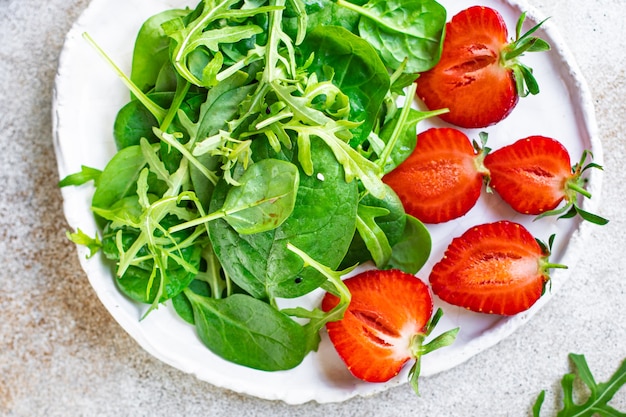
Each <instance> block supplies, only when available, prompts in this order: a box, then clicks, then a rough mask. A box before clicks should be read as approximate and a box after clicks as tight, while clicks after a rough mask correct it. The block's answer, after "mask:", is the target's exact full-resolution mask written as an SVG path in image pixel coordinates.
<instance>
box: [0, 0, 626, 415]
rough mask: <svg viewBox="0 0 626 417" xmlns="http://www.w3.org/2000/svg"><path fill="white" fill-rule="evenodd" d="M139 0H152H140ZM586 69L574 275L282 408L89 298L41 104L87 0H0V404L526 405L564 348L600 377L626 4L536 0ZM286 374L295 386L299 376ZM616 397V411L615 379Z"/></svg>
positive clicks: (24, 409) (432, 410)
mask: <svg viewBox="0 0 626 417" xmlns="http://www.w3.org/2000/svg"><path fill="white" fill-rule="evenodd" d="M146 1H148V0H146ZM530 3H531V4H532V5H533V6H535V7H536V8H538V9H539V10H540V11H541V13H542V14H543V15H547V16H552V19H553V23H555V24H556V25H557V27H558V28H559V30H560V32H561V34H562V35H563V36H564V38H565V39H566V41H567V44H568V45H569V47H570V49H571V50H572V52H573V54H574V56H575V57H576V59H577V62H578V64H579V66H580V68H581V70H582V73H583V74H584V76H585V77H586V79H587V81H588V83H589V86H590V88H591V92H592V95H593V100H594V104H595V106H596V111H597V118H598V125H599V130H600V137H601V140H602V144H603V148H604V155H605V156H604V166H605V171H606V175H605V177H604V182H603V184H604V188H603V195H602V200H603V202H604V205H603V208H602V212H601V213H600V214H602V215H604V216H606V217H608V218H610V219H611V223H610V224H609V225H607V226H605V227H602V228H600V227H598V228H597V229H595V230H594V233H593V234H592V236H591V238H590V239H589V241H588V250H587V251H586V252H585V253H584V255H583V257H582V258H581V259H580V261H579V263H578V264H577V266H576V268H575V270H574V271H572V275H571V278H570V280H569V281H568V282H567V283H566V285H565V286H564V287H563V288H562V289H561V290H560V291H559V292H558V293H557V294H556V295H555V296H554V298H553V299H552V300H551V302H550V303H548V305H547V306H546V307H545V308H543V309H542V310H541V311H539V313H538V314H537V315H536V316H535V317H534V318H533V319H532V320H531V321H530V323H528V324H527V325H525V326H523V327H522V328H521V329H519V330H518V331H516V332H515V333H514V334H513V335H512V336H511V337H509V338H507V339H506V340H504V341H502V342H501V343H499V344H498V345H496V346H495V347H493V348H491V349H489V350H487V351H485V352H483V353H481V354H479V355H477V356H475V357H474V358H472V359H471V360H469V361H468V362H466V363H464V364H463V365H461V366H459V367H457V368H454V369H453V370H451V371H448V372H445V373H443V374H440V375H437V376H434V377H429V378H424V379H423V380H422V382H421V390H422V395H421V397H416V396H414V395H413V393H412V392H411V390H410V388H409V387H408V386H406V385H404V386H402V387H399V388H395V389H392V390H390V391H388V392H385V393H383V394H380V395H376V396H374V397H371V398H357V399H353V400H350V401H347V402H345V403H342V404H328V405H318V404H315V403H310V404H305V405H302V406H288V405H285V404H283V403H280V402H269V401H264V400H259V399H255V398H250V397H247V396H241V395H238V394H235V393H232V392H229V391H225V390H222V389H218V388H215V387H213V386H211V385H209V384H207V383H204V382H201V381H198V380H196V379H195V378H194V377H192V376H189V375H186V374H184V373H182V372H179V371H178V370H176V369H173V368H171V367H169V366H167V365H164V364H162V363H160V362H159V361H157V360H155V359H153V358H152V357H151V356H150V355H148V354H147V353H145V352H144V351H143V350H142V349H141V348H140V347H139V346H138V345H137V344H136V343H135V342H134V341H133V340H132V339H131V338H130V337H128V336H127V335H126V333H125V332H124V331H123V330H122V329H121V328H120V327H119V326H118V325H117V324H116V323H115V322H114V321H113V319H112V318H111V317H110V316H109V314H108V313H107V311H106V310H105V309H104V307H102V305H101V304H100V303H99V301H98V300H97V299H96V298H95V296H94V294H93V292H92V290H91V288H90V286H89V284H88V282H87V280H86V278H85V276H84V274H83V272H82V270H81V269H80V266H79V264H78V260H77V256H76V253H75V249H74V247H73V246H72V245H71V244H70V243H69V242H67V241H66V239H65V236H64V232H65V229H66V227H67V225H66V223H65V220H64V217H63V214H62V209H61V195H60V193H59V191H58V190H57V188H56V182H57V181H58V176H57V170H56V164H55V159H54V153H53V147H52V136H51V116H50V103H51V98H52V97H51V91H52V83H53V80H54V75H55V71H56V66H57V60H58V56H59V52H60V50H61V47H62V43H63V37H64V35H65V33H66V32H67V30H68V29H69V28H70V26H71V24H72V23H73V21H74V20H75V19H76V18H77V16H78V15H79V14H80V12H81V11H82V10H83V9H84V8H85V7H86V6H87V4H88V1H87V0H49V1H45V2H44V1H40V0H0V39H1V40H2V46H1V47H0V93H1V99H0V115H1V117H0V144H1V149H2V152H0V184H2V186H1V187H0V259H1V260H0V262H1V265H2V267H1V269H0V315H1V316H0V317H1V318H0V415H7V416H48V417H52V416H180V415H213V416H218V415H220V416H221V415H223V416H232V415H238V416H252V415H272V416H300V415H307V416H329V415H333V416H349V415H350V416H352V415H359V416H369V415H372V416H374V415H376V416H398V415H424V416H441V417H444V416H527V415H530V408H531V406H532V404H533V402H534V400H535V398H536V395H537V394H538V393H539V391H541V390H542V389H546V390H547V395H546V403H545V405H544V409H545V410H544V412H545V413H544V415H545V416H548V415H552V414H551V412H553V411H554V409H555V407H557V406H558V405H559V401H560V387H559V380H560V378H561V375H562V374H563V373H566V372H568V371H569V370H570V365H569V363H568V360H567V354H568V352H577V353H584V354H585V355H586V356H587V358H588V361H589V365H590V367H591V369H592V371H594V373H595V374H596V376H597V378H598V379H599V380H604V379H606V378H608V376H609V375H610V374H612V372H613V371H614V370H615V369H616V368H617V366H618V364H619V363H620V362H621V360H623V359H624V358H626V324H625V322H626V320H625V319H626V313H625V307H626V276H625V267H626V257H625V256H624V247H625V246H626V233H625V232H626V225H625V221H626V210H625V209H624V207H626V197H625V196H626V182H625V181H624V173H623V170H624V165H625V164H626V156H625V154H624V148H625V146H626V137H625V135H624V128H625V126H624V124H625V123H624V118H625V116H626V109H625V104H624V94H625V93H626V87H625V84H624V79H625V74H624V68H626V59H625V58H624V50H625V49H626V48H625V46H626V45H625V39H626V28H625V23H624V22H626V2H624V0H600V1H594V2H590V1H585V0H574V1H572V0H570V1H554V0H532V1H530ZM296 383H297V382H296ZM613 404H614V405H615V406H616V407H617V408H619V409H621V410H626V390H622V391H621V392H620V393H619V395H618V396H617V397H616V398H615V400H614V401H613Z"/></svg>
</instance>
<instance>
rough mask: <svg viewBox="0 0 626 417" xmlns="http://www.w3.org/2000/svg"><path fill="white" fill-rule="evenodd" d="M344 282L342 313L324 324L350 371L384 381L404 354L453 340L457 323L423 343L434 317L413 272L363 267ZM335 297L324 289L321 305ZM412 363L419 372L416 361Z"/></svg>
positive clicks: (332, 302) (329, 305)
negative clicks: (346, 294)
mask: <svg viewBox="0 0 626 417" xmlns="http://www.w3.org/2000/svg"><path fill="white" fill-rule="evenodd" d="M344 283H345V285H346V286H347V287H348V289H349V290H350V293H351V296H352V299H351V301H350V304H349V306H348V308H347V310H346V311H345V314H344V316H343V318H342V319H341V320H339V321H335V322H330V323H328V324H327V325H326V328H327V331H328V335H329V337H330V340H331V342H332V343H333V345H334V347H335V349H336V351H337V353H338V354H339V356H340V357H341V359H342V360H343V361H344V362H345V363H346V365H347V367H348V369H349V370H350V372H351V373H352V374H353V375H354V376H355V377H357V378H359V379H362V380H364V381H368V382H384V381H388V380H389V379H391V378H393V377H394V376H396V375H397V374H398V373H399V372H400V370H401V369H402V367H403V366H404V364H405V363H406V362H407V361H409V360H410V359H412V358H413V359H416V360H418V361H419V357H420V356H421V355H422V354H425V353H427V352H429V351H431V350H433V349H436V348H438V347H442V346H446V345H448V344H450V343H452V341H453V340H454V336H455V335H456V332H457V331H458V329H453V330H451V331H448V332H446V333H444V334H443V335H441V336H439V337H437V338H436V339H435V340H433V341H432V342H430V343H429V344H425V345H424V344H423V341H424V338H425V337H426V336H427V335H428V334H429V333H430V331H431V330H432V328H433V327H434V325H435V324H436V321H437V320H434V319H433V320H432V321H431V315H432V312H433V301H432V296H431V294H430V290H429V289H428V286H427V285H426V284H424V283H423V282H422V281H421V280H420V279H418V278H416V277H415V276H413V275H410V274H407V273H404V272H402V271H399V270H369V271H366V272H363V273H361V274H359V275H356V276H354V277H351V278H348V279H346V280H344ZM337 302H338V298H337V297H336V296H334V295H333V294H330V293H327V294H326V295H325V297H324V299H323V301H322V310H324V311H329V310H331V309H332V308H333V307H334V306H335V305H336V304H337ZM436 317H439V315H436ZM416 363H419V362H416ZM414 369H417V371H416V372H417V373H419V367H417V368H414ZM417 373H414V372H413V375H412V381H411V382H412V383H413V384H414V388H415V389H417V388H416V387H417V384H416V379H417Z"/></svg>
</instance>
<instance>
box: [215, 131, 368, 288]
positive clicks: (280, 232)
mask: <svg viewBox="0 0 626 417" xmlns="http://www.w3.org/2000/svg"><path fill="white" fill-rule="evenodd" d="M259 140H260V139H259ZM268 147H269V145H268ZM270 152H271V151H270ZM296 154H297V152H296ZM311 157H312V159H313V160H314V161H315V167H316V173H315V174H314V175H312V176H308V175H304V174H303V173H302V172H301V175H300V186H299V188H298V194H297V197H296V203H295V206H294V210H293V212H292V214H291V216H289V218H287V219H286V220H285V222H284V223H283V224H281V225H280V226H279V227H277V228H276V229H273V230H269V231H267V232H264V233H256V234H252V235H241V234H239V233H237V232H236V231H235V230H234V229H233V228H232V227H231V226H230V225H228V223H227V222H226V221H225V220H216V221H214V222H211V223H210V224H209V235H210V238H211V242H212V244H213V246H214V249H215V253H216V255H217V256H218V258H219V259H220V262H221V263H222V266H223V268H224V270H225V271H226V273H227V274H228V276H229V277H230V278H231V279H232V280H233V281H234V282H235V283H236V284H237V285H239V286H240V287H241V288H242V289H244V290H245V291H247V292H248V293H250V294H251V295H253V296H254V297H256V298H260V299H267V298H270V299H271V298H275V297H285V298H293V297H298V296H301V295H304V294H307V293H308V292H310V291H312V290H314V289H315V288H317V287H319V285H320V284H321V283H322V282H323V281H324V277H323V276H321V275H320V274H319V273H316V271H314V270H311V269H310V268H309V269H307V270H303V261H302V259H300V258H299V257H298V256H297V255H295V254H294V253H291V251H289V250H288V249H287V243H292V244H293V245H295V246H297V247H299V248H301V249H302V250H303V251H306V253H309V254H311V256H312V257H315V259H319V260H320V262H323V264H324V265H328V266H329V267H331V268H335V267H337V266H338V265H339V262H340V261H341V259H342V258H343V257H344V256H345V253H346V250H347V248H348V245H349V243H350V240H351V237H352V235H353V234H354V231H355V227H356V207H357V198H358V189H357V184H356V182H355V181H353V182H350V183H347V182H346V181H345V174H344V172H343V168H342V166H341V165H340V164H339V163H337V160H336V159H335V158H334V156H333V154H332V152H331V151H330V150H329V149H328V148H327V147H326V146H325V145H324V144H323V143H322V142H321V141H320V140H315V141H313V142H312V143H311ZM227 190H228V187H226V186H225V184H224V183H223V182H221V183H220V184H219V185H218V186H217V187H216V189H215V191H214V193H213V199H212V201H211V210H217V209H218V208H221V207H222V205H223V202H224V200H225V199H226V193H227ZM320 242H324V243H323V244H320Z"/></svg>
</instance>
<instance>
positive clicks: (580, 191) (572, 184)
mask: <svg viewBox="0 0 626 417" xmlns="http://www.w3.org/2000/svg"><path fill="white" fill-rule="evenodd" d="M567 188H568V189H569V190H572V191H575V192H577V193H578V194H581V195H583V196H585V197H587V198H591V193H590V192H589V191H587V190H585V189H584V188H583V187H582V186H581V185H580V184H579V183H578V182H577V181H570V182H568V183H567Z"/></svg>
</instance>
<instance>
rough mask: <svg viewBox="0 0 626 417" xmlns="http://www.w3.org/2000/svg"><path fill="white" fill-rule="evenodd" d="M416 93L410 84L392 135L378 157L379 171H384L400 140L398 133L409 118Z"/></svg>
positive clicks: (415, 88)
mask: <svg viewBox="0 0 626 417" xmlns="http://www.w3.org/2000/svg"><path fill="white" fill-rule="evenodd" d="M416 91H417V84H416V83H411V85H410V86H409V88H408V89H407V92H406V98H407V100H406V102H405V103H404V106H403V107H402V110H401V111H400V117H399V119H398V123H396V125H395V126H394V128H393V133H392V134H391V138H390V139H389V142H387V145H386V146H385V148H384V149H383V152H382V154H381V155H380V159H379V160H378V165H379V166H380V168H381V169H384V168H385V165H387V160H388V159H389V157H390V155H391V152H392V151H393V148H395V146H396V143H397V142H398V139H399V138H400V133H401V132H402V129H403V128H404V123H405V122H406V119H407V118H408V117H409V112H410V111H411V103H412V102H413V97H415V92H416Z"/></svg>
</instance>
